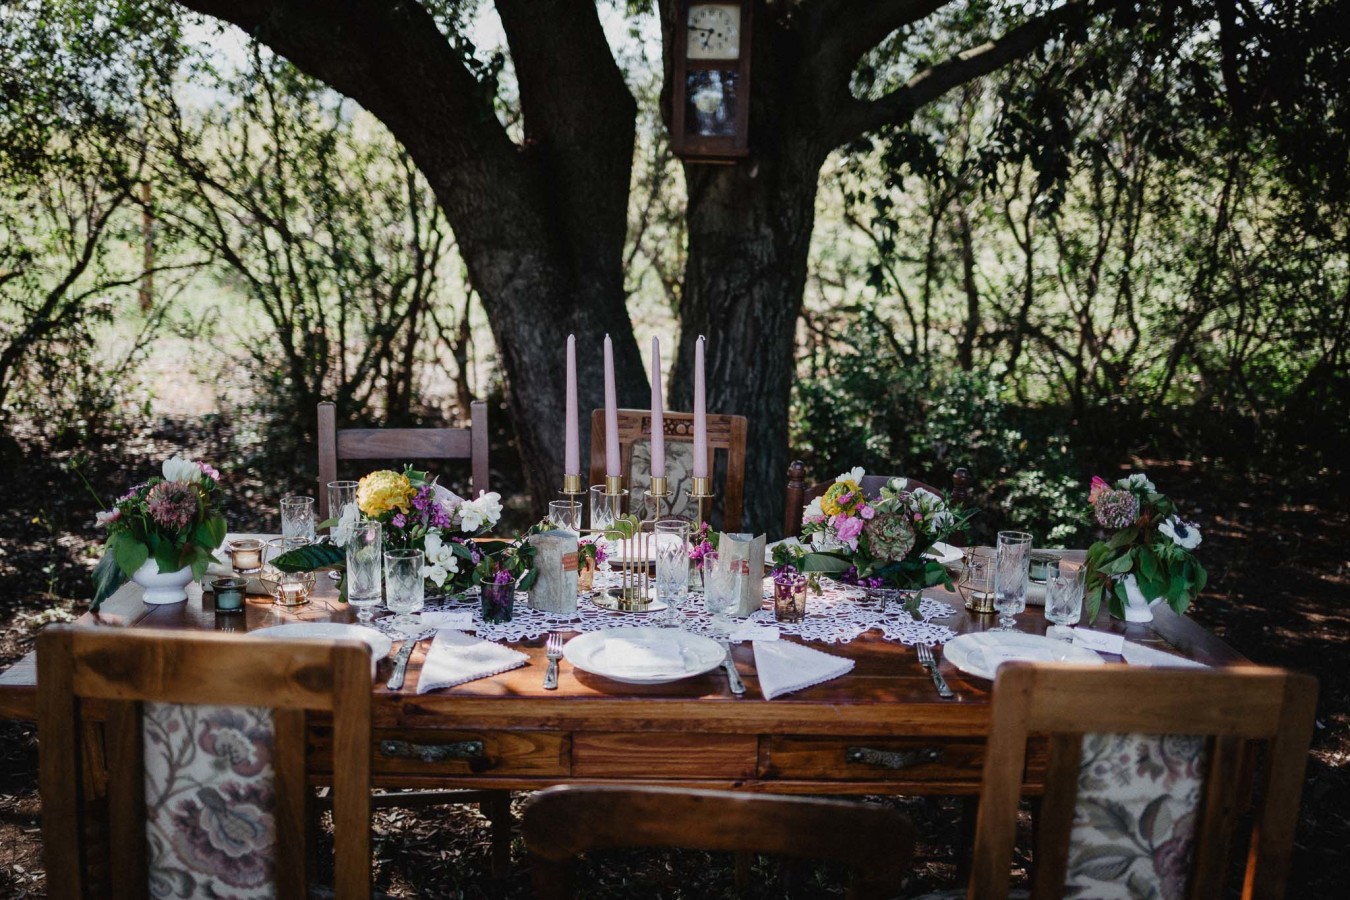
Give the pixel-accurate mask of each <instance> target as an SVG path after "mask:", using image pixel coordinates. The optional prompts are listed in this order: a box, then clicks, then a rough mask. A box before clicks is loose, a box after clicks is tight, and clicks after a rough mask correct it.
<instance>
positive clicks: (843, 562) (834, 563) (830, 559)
mask: <svg viewBox="0 0 1350 900" xmlns="http://www.w3.org/2000/svg"><path fill="white" fill-rule="evenodd" d="M851 565H853V563H851V562H849V561H848V560H847V559H844V558H843V557H842V556H835V555H834V554H833V553H808V554H806V556H805V557H803V558H802V565H801V571H803V572H821V573H824V574H829V573H831V572H843V571H845V570H846V569H848V568H849V566H851Z"/></svg>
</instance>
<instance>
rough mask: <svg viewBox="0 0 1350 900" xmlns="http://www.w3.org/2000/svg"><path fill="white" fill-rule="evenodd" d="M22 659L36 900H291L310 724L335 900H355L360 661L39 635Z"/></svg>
mask: <svg viewBox="0 0 1350 900" xmlns="http://www.w3.org/2000/svg"><path fill="white" fill-rule="evenodd" d="M37 656H38V751H39V776H38V780H39V788H40V792H41V797H42V845H43V854H44V862H45V865H46V872H47V890H48V893H49V895H50V896H52V897H59V898H71V897H105V896H106V897H113V898H121V897H126V898H133V897H134V898H140V897H149V896H156V897H208V896H209V897H227V896H228V897H238V898H253V897H303V896H305V895H306V892H307V885H308V884H310V883H311V882H312V880H313V878H312V875H313V873H312V872H311V871H310V869H311V863H312V856H313V854H312V853H311V852H309V851H310V847H309V844H310V843H311V841H312V840H313V835H312V833H310V831H309V829H308V828H307V827H306V826H307V823H308V822H310V821H312V818H311V817H310V816H308V815H307V814H306V813H307V810H306V806H307V804H308V803H309V802H310V795H309V791H308V790H307V789H306V781H305V744H306V723H307V717H308V714H309V713H311V712H318V713H323V714H325V715H327V716H328V717H329V718H330V719H331V723H332V725H331V727H332V729H333V740H332V746H333V772H334V786H333V822H334V843H335V848H334V849H335V853H334V889H335V891H336V896H337V897H338V898H358V897H369V896H370V852H371V845H370V767H371V738H370V702H371V687H370V685H371V660H370V648H369V647H368V646H366V645H365V644H363V643H360V642H357V641H334V642H323V643H317V642H314V641H306V642H286V643H282V642H279V641H259V640H252V639H249V638H246V637H243V636H241V635H228V634H192V635H190V636H188V635H185V634H184V633H183V632H176V631H161V630H152V629H137V630H135V631H129V630H123V629H117V628H76V627H72V626H52V627H50V628H48V629H46V630H45V631H43V632H42V634H41V635H39V637H38V654H37ZM260 702H262V703H264V704H265V705H264V706H259V705H257V704H259V703H260ZM100 721H101V723H102V728H101V729H100V728H99V724H98V723H99V722H100Z"/></svg>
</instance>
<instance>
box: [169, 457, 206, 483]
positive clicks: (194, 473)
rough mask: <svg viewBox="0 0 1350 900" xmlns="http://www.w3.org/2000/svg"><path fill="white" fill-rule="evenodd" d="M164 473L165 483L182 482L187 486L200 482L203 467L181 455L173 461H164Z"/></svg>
mask: <svg viewBox="0 0 1350 900" xmlns="http://www.w3.org/2000/svg"><path fill="white" fill-rule="evenodd" d="M163 472H164V480H165V481H181V482H184V483H186V484H191V483H193V482H194V481H200V480H201V477H202V470H201V467H200V466H198V465H197V464H196V463H195V462H193V461H192V459H191V458H190V457H187V456H184V455H183V454H181V453H180V454H178V455H177V456H175V457H174V458H173V459H166V460H164V466H163Z"/></svg>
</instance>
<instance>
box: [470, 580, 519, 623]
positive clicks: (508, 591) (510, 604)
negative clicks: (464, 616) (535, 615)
mask: <svg viewBox="0 0 1350 900" xmlns="http://www.w3.org/2000/svg"><path fill="white" fill-rule="evenodd" d="M478 593H479V596H480V597H481V598H482V601H483V610H482V611H483V621H484V622H488V623H497V622H510V621H511V614H512V613H513V612H514V611H515V606H516V585H515V582H507V583H506V584H495V583H489V582H486V581H485V582H483V583H482V584H480V585H479V586H478Z"/></svg>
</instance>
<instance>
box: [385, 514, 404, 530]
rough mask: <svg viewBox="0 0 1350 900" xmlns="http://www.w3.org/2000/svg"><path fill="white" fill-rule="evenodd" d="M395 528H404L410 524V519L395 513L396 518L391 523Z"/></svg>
mask: <svg viewBox="0 0 1350 900" xmlns="http://www.w3.org/2000/svg"><path fill="white" fill-rule="evenodd" d="M389 524H390V525H393V526H394V527H395V528H403V527H404V526H406V525H407V524H408V517H407V516H405V515H404V514H403V513H394V518H393V519H392V520H391V521H390V522H389Z"/></svg>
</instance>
